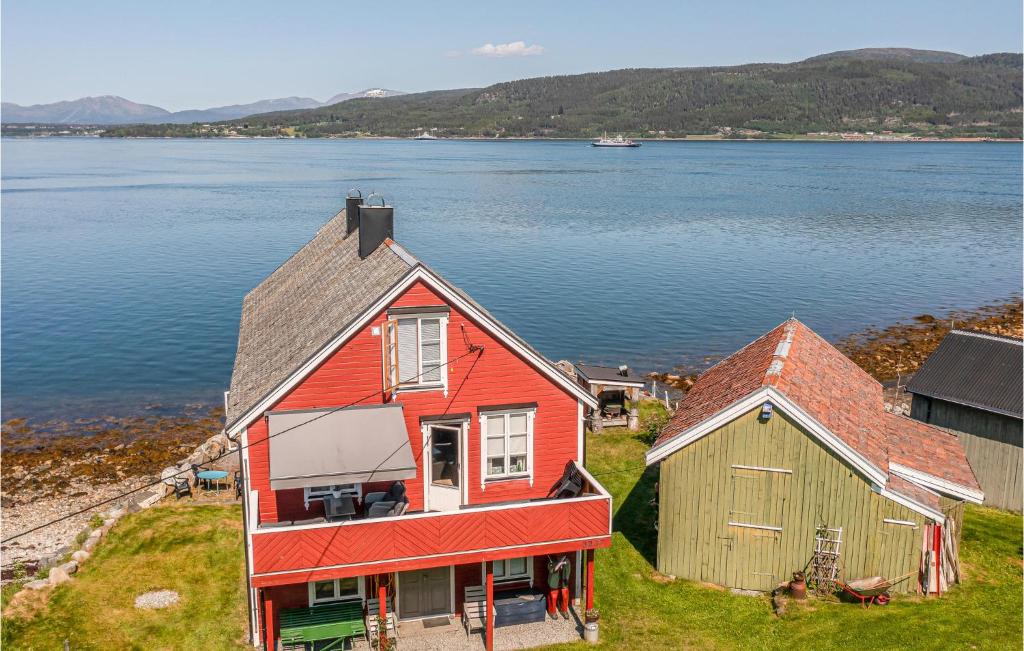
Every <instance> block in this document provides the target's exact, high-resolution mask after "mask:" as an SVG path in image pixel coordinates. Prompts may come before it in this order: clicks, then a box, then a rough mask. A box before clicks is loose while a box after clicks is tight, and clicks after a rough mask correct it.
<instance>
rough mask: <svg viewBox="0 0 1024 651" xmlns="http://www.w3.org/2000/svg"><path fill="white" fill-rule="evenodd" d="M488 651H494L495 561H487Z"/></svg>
mask: <svg viewBox="0 0 1024 651" xmlns="http://www.w3.org/2000/svg"><path fill="white" fill-rule="evenodd" d="M484 607H485V608H487V639H486V640H485V641H486V645H487V651H494V561H487V603H486V604H484Z"/></svg>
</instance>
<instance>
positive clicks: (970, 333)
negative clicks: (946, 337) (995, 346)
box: [949, 328, 1024, 346]
mask: <svg viewBox="0 0 1024 651" xmlns="http://www.w3.org/2000/svg"><path fill="white" fill-rule="evenodd" d="M949 334H951V335H964V336H965V337H977V338H978V339H989V340H992V341H1002V342H1005V343H1008V344H1017V345H1018V346H1024V339H1021V338H1019V337H1011V336H1009V335H996V334H992V333H991V332H982V331H980V330H960V329H956V328H954V329H953V330H950V331H949Z"/></svg>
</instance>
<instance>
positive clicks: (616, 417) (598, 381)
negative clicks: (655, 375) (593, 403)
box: [575, 363, 644, 432]
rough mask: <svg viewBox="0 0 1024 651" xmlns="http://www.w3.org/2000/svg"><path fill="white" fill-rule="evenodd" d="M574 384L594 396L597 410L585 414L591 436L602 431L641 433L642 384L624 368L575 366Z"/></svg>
mask: <svg viewBox="0 0 1024 651" xmlns="http://www.w3.org/2000/svg"><path fill="white" fill-rule="evenodd" d="M575 368H576V378H577V381H578V382H579V383H580V384H581V385H582V386H584V387H586V388H587V390H588V391H590V393H591V394H593V395H595V396H597V400H598V407H597V409H591V410H590V411H589V413H588V418H587V424H588V425H589V426H590V429H591V430H592V431H594V432H600V431H601V430H602V429H604V428H605V427H628V428H629V429H631V430H634V431H636V430H638V429H640V412H639V404H640V392H641V391H642V390H643V388H644V380H643V378H641V377H640V376H638V375H637V374H636V373H634V372H633V371H632V370H631V369H629V368H628V367H626V366H619V367H618V368H612V367H608V366H593V365H590V364H582V363H580V364H576V367H575Z"/></svg>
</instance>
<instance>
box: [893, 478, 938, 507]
mask: <svg viewBox="0 0 1024 651" xmlns="http://www.w3.org/2000/svg"><path fill="white" fill-rule="evenodd" d="M885 487H886V488H887V489H889V490H891V491H893V492H894V493H899V494H900V495H902V496H903V497H906V498H909V499H912V500H914V501H915V502H917V503H918V504H920V505H921V506H927V507H928V508H930V509H932V510H933V511H938V512H940V513H941V512H942V504H941V503H940V502H939V495H938V493H935V492H932V491H930V490H928V489H927V488H925V487H923V486H918V485H917V484H915V483H914V482H912V481H907V480H906V479H904V478H902V477H899V476H897V475H892V474H890V475H889V481H888V482H886V486H885Z"/></svg>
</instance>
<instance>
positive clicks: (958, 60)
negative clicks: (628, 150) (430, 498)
mask: <svg viewBox="0 0 1024 651" xmlns="http://www.w3.org/2000/svg"><path fill="white" fill-rule="evenodd" d="M1022 70H1024V66H1022V55H1021V54H1019V53H996V54H986V55H981V56H974V57H968V56H964V55H962V54H957V53H953V52H941V51H932V50H914V49H908V48H871V49H863V50H847V51H842V52H832V53H829V54H824V55H819V56H815V57H812V58H810V59H806V60H803V61H797V62H794V63H751V64H745V65H739V66H727V67H726V66H722V67H704V68H636V69H624V70H610V71H607V72H596V73H587V74H578V75H560V76H553V77H537V78H533V79H521V80H516V81H508V82H503V83H499V84H493V85H491V86H488V87H486V88H469V89H460V90H446V91H433V92H428V93H416V94H408V95H403V96H401V97H393V98H388V99H385V100H382V101H380V102H372V103H371V102H367V101H365V100H356V101H352V102H346V103H344V104H338V105H333V106H322V107H317V108H312V109H302V110H293V111H277V112H273V113H266V114H262V115H254V116H249V117H247V118H246V120H245V122H244V124H239V123H238V122H237V121H236V122H233V123H228V125H226V126H225V129H226V130H229V131H231V132H233V134H235V135H253V136H280V135H288V136H296V137H345V136H367V135H372V136H395V137H409V136H411V135H415V134H416V133H418V132H419V131H421V130H423V129H430V130H431V132H432V133H433V134H434V135H435V136H440V137H485V138H486V137H491V138H493V137H565V138H581V137H582V138H593V137H597V136H600V135H601V134H602V133H603V132H605V131H607V132H608V133H622V134H626V135H629V136H631V137H652V136H653V137H686V136H690V135H696V136H706V135H707V136H715V137H729V138H737V137H739V138H744V137H755V138H761V137H774V136H781V137H785V136H786V135H794V134H799V135H804V134H821V133H822V132H825V134H826V135H827V134H837V133H840V132H850V131H853V132H861V133H865V132H869V131H870V132H873V133H878V134H883V133H899V134H905V135H908V136H920V137H941V138H949V137H998V138H1020V137H1021V113H1022V88H1021V87H1022V84H1021V78H1022ZM156 129H157V131H156V133H154V132H149V131H148V129H147V128H145V127H139V128H138V129H136V130H135V131H134V132H131V131H129V132H124V133H119V132H115V133H111V134H108V135H158V134H159V135H186V136H187V135H209V134H206V133H190V132H189V131H188V129H185V130H183V131H177V132H174V131H173V130H172V131H171V132H168V131H167V130H163V131H160V130H159V129H160V128H156ZM214 135H216V134H214Z"/></svg>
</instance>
